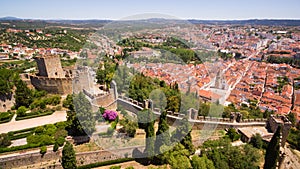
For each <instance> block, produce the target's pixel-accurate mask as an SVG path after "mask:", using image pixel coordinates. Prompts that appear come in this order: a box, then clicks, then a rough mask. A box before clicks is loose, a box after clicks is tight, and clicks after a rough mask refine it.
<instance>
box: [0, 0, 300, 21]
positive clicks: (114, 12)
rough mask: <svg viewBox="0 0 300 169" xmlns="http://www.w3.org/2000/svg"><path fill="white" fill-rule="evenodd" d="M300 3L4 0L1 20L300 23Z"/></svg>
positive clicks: (254, 0)
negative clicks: (165, 18) (162, 18)
mask: <svg viewBox="0 0 300 169" xmlns="http://www.w3.org/2000/svg"><path fill="white" fill-rule="evenodd" d="M299 7H300V0H285V1H284V0H251V1H250V0H181V1H178V0H47V1H46V0H5V1H4V0H0V17H4V16H15V17H20V18H35V19H121V18H124V17H127V16H131V15H136V14H143V13H161V14H167V15H171V16H175V17H176V18H181V19H300V10H299Z"/></svg>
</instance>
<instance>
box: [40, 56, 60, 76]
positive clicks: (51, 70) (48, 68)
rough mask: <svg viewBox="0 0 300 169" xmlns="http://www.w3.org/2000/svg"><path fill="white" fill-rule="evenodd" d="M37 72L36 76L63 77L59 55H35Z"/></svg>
mask: <svg viewBox="0 0 300 169" xmlns="http://www.w3.org/2000/svg"><path fill="white" fill-rule="evenodd" d="M35 61H36V63H37V66H38V69H39V73H38V76H44V77H49V78H64V77H65V73H64V71H63V69H62V66H61V62H60V57H59V56H58V55H48V56H40V57H36V58H35Z"/></svg>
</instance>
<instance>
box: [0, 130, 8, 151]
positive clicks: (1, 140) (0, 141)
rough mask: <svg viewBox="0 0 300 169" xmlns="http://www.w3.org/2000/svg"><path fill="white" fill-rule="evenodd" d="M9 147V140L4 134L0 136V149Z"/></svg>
mask: <svg viewBox="0 0 300 169" xmlns="http://www.w3.org/2000/svg"><path fill="white" fill-rule="evenodd" d="M10 145H11V140H10V138H9V137H8V135H7V134H6V133H2V134H0V148H3V147H7V146H10Z"/></svg>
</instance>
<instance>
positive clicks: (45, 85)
mask: <svg viewBox="0 0 300 169" xmlns="http://www.w3.org/2000/svg"><path fill="white" fill-rule="evenodd" d="M35 61H36V63H37V67H38V71H39V72H38V73H37V74H36V75H32V74H31V75H29V76H30V82H31V84H32V85H33V86H34V87H35V88H36V89H38V90H45V91H47V92H49V93H54V94H72V91H73V88H72V77H71V76H70V75H69V76H68V77H66V74H65V72H64V70H63V68H62V66H61V62H60V57H59V56H58V55H47V56H38V57H36V58H35Z"/></svg>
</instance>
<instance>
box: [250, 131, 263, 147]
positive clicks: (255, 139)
mask: <svg viewBox="0 0 300 169" xmlns="http://www.w3.org/2000/svg"><path fill="white" fill-rule="evenodd" d="M250 144H251V145H252V146H253V147H255V148H258V149H261V148H262V146H263V144H264V142H263V140H262V137H261V135H260V134H259V133H256V134H255V135H254V136H252V137H251V140H250Z"/></svg>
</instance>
